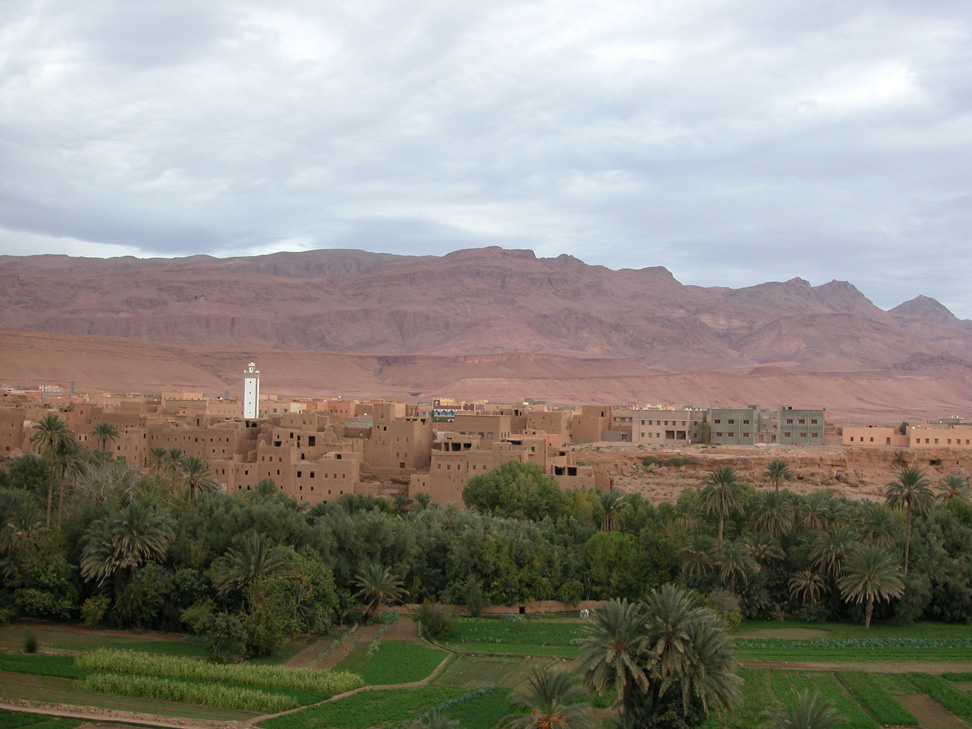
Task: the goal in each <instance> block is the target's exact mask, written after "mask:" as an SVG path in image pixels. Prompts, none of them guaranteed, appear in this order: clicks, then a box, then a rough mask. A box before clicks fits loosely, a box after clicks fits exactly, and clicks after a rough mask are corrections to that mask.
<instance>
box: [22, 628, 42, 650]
mask: <svg viewBox="0 0 972 729" xmlns="http://www.w3.org/2000/svg"><path fill="white" fill-rule="evenodd" d="M20 647H21V649H22V650H23V651H24V653H36V652H37V648H38V647H39V644H38V642H37V636H36V635H34V633H33V631H30V630H28V631H27V632H26V633H24V640H23V642H22V643H21V644H20Z"/></svg>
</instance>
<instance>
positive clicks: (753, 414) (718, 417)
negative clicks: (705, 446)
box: [709, 405, 760, 445]
mask: <svg viewBox="0 0 972 729" xmlns="http://www.w3.org/2000/svg"><path fill="white" fill-rule="evenodd" d="M759 419H760V408H759V405H750V406H749V407H748V408H712V409H711V410H710V411H709V421H710V423H711V425H710V432H709V442H710V443H712V444H714V445H753V444H754V443H755V442H756V434H757V433H758V432H759V430H760V423H759Z"/></svg>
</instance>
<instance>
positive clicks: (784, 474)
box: [763, 458, 793, 491]
mask: <svg viewBox="0 0 972 729" xmlns="http://www.w3.org/2000/svg"><path fill="white" fill-rule="evenodd" d="M763 475H764V476H766V478H768V479H769V480H770V483H772V484H773V489H774V490H775V491H779V490H780V484H781V483H783V482H784V481H789V480H790V479H792V478H793V472H792V471H791V470H790V465H789V464H788V463H787V462H786V461H784V460H783V459H782V458H774V459H773V460H772V461H770V462H769V465H767V466H766V470H765V471H763Z"/></svg>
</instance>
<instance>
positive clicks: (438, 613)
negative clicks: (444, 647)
mask: <svg viewBox="0 0 972 729" xmlns="http://www.w3.org/2000/svg"><path fill="white" fill-rule="evenodd" d="M415 622H416V623H418V624H419V626H420V627H421V629H422V633H423V634H424V635H425V636H426V637H427V638H429V639H430V640H435V639H436V638H440V637H442V636H445V635H449V634H450V633H453V632H455V630H456V626H457V625H458V619H457V618H456V615H455V613H453V612H452V609H451V608H449V607H446V606H444V605H435V604H433V603H431V602H428V601H426V602H424V603H422V606H421V607H420V608H419V609H418V612H417V613H416V614H415Z"/></svg>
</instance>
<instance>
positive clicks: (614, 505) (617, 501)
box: [597, 491, 625, 532]
mask: <svg viewBox="0 0 972 729" xmlns="http://www.w3.org/2000/svg"><path fill="white" fill-rule="evenodd" d="M597 498H598V501H599V502H600V504H601V508H602V509H604V520H603V521H602V522H601V531H602V532H613V531H614V530H615V529H617V526H616V525H615V523H614V515H615V514H617V512H618V511H619V510H620V509H621V507H622V506H623V505H624V498H625V495H624V494H622V493H620V492H618V491H599V492H598V493H597Z"/></svg>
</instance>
